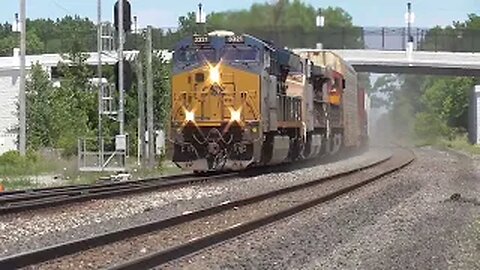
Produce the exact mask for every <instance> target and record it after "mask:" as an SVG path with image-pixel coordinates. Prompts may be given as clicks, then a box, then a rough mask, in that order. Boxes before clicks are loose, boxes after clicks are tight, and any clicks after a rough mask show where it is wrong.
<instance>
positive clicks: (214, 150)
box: [207, 142, 220, 155]
mask: <svg viewBox="0 0 480 270" xmlns="http://www.w3.org/2000/svg"><path fill="white" fill-rule="evenodd" d="M207 149H208V153H210V154H212V155H216V154H218V152H220V145H218V143H216V142H211V143H209V144H208V148H207Z"/></svg>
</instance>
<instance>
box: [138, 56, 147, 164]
mask: <svg viewBox="0 0 480 270" xmlns="http://www.w3.org/2000/svg"><path fill="white" fill-rule="evenodd" d="M137 79H138V165H139V166H141V167H143V165H144V159H145V88H144V83H143V67H142V60H141V58H140V57H138V59H137ZM149 165H150V163H149Z"/></svg>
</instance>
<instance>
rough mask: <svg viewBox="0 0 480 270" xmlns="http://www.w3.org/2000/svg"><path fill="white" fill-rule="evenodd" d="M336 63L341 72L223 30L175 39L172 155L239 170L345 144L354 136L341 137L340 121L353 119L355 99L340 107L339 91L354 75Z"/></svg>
mask: <svg viewBox="0 0 480 270" xmlns="http://www.w3.org/2000/svg"><path fill="white" fill-rule="evenodd" d="M302 53H305V52H302ZM321 53H322V54H323V52H321ZM337 62H338V61H337ZM340 63H341V68H343V69H344V70H343V71H342V70H338V68H337V69H335V67H329V66H328V65H327V64H328V63H326V62H325V61H324V62H323V63H320V62H319V61H318V60H314V61H312V60H310V59H308V58H304V57H301V56H299V55H297V54H295V53H293V52H291V51H289V50H286V49H278V48H275V46H273V45H272V44H270V43H268V42H265V41H262V40H260V39H257V38H255V37H253V36H250V35H246V34H244V35H235V34H234V33H231V32H227V31H216V32H212V33H210V34H208V35H195V36H192V37H189V38H186V39H184V40H182V41H181V42H179V43H178V44H177V46H176V47H175V52H174V56H173V63H172V64H173V75H172V108H171V118H172V119H171V120H172V121H171V127H170V135H169V139H170V143H171V153H172V160H173V162H175V163H176V164H177V165H178V166H179V167H181V168H184V169H188V170H194V171H216V170H241V169H244V168H246V167H249V166H254V165H269V164H279V163H283V162H291V161H295V160H299V159H306V158H313V157H316V156H319V155H322V154H328V153H333V152H336V151H338V150H339V149H340V148H341V146H342V145H344V144H345V142H348V143H347V146H348V144H350V145H353V144H352V141H354V140H357V139H359V138H353V137H352V136H350V138H349V139H345V137H344V135H345V130H346V127H345V124H346V123H347V124H350V125H356V124H355V123H357V122H358V121H353V122H352V119H353V120H355V114H356V112H357V106H356V105H355V106H352V105H351V104H350V103H348V104H349V106H351V108H350V109H351V110H347V109H345V107H344V106H343V104H344V101H343V98H344V97H349V96H352V97H353V94H355V96H357V94H356V89H357V86H356V74H355V73H354V71H353V69H351V68H348V66H347V65H346V64H345V63H343V62H341V61H340ZM345 70H347V71H348V72H349V74H350V76H349V78H346V77H344V76H343V74H344V73H345ZM342 72H343V73H342ZM347 83H348V84H349V85H347ZM347 86H349V87H347ZM350 88H351V89H350ZM348 92H351V94H350V95H349V94H348ZM353 102H355V100H353ZM352 112H353V113H354V114H353V115H352ZM346 116H347V117H350V119H346ZM357 126H358V128H360V126H359V125H357ZM354 133H356V132H354ZM352 134H353V133H352ZM358 134H360V132H358ZM355 136H356V135H355ZM354 144H355V145H356V144H357V143H356V142H355V143H354Z"/></svg>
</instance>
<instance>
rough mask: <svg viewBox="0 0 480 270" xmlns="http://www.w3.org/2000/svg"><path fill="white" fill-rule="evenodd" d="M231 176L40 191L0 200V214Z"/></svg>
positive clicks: (175, 186) (193, 176)
mask: <svg viewBox="0 0 480 270" xmlns="http://www.w3.org/2000/svg"><path fill="white" fill-rule="evenodd" d="M234 175H237V173H235V172H230V173H216V174H210V175H200V176H197V175H190V174H188V175H175V176H167V177H160V178H149V179H144V180H139V181H126V182H118V183H108V184H97V185H90V186H88V185H87V186H81V187H76V186H71V187H69V188H67V189H61V188H59V189H54V190H49V191H44V190H39V191H38V192H37V193H32V194H30V195H28V194H26V195H21V196H18V195H17V196H10V197H9V196H6V197H5V196H4V197H0V215H6V214H12V213H19V212H23V211H29V210H37V209H41V208H48V207H54V206H62V205H66V204H70V203H75V202H83V201H88V200H93V199H104V198H110V197H114V196H122V195H128V194H134V193H140V192H149V191H154V190H158V189H168V188H177V187H181V186H186V185H190V184H193V183H200V182H205V181H209V180H213V179H217V180H218V179H223V178H228V177H231V176H234Z"/></svg>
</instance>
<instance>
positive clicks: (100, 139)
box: [97, 0, 104, 171]
mask: <svg viewBox="0 0 480 270" xmlns="http://www.w3.org/2000/svg"><path fill="white" fill-rule="evenodd" d="M102 35H103V33H102V0H97V53H98V66H97V75H98V150H99V157H98V159H99V160H98V162H99V163H98V164H99V165H100V166H101V168H102V171H103V159H104V153H103V150H104V149H103V131H102V128H103V127H102V118H103V117H102V114H103V81H102V77H103V75H102V51H103V44H102Z"/></svg>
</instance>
